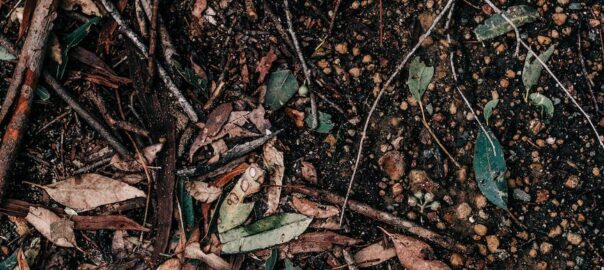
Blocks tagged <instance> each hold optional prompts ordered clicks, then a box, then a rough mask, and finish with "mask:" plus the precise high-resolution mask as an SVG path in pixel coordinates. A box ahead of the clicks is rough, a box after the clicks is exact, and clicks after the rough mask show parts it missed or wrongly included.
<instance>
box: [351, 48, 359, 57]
mask: <svg viewBox="0 0 604 270" xmlns="http://www.w3.org/2000/svg"><path fill="white" fill-rule="evenodd" d="M360 54H361V49H359V48H358V47H353V48H352V55H354V56H359V55H360Z"/></svg>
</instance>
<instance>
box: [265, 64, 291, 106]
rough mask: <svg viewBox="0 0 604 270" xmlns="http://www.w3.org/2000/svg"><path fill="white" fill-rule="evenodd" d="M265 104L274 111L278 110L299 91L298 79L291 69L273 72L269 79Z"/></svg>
mask: <svg viewBox="0 0 604 270" xmlns="http://www.w3.org/2000/svg"><path fill="white" fill-rule="evenodd" d="M267 86H268V90H267V93H266V101H265V104H266V105H268V106H269V107H270V108H271V109H272V110H273V111H276V110H278V109H279V108H281V106H283V105H284V104H285V103H287V101H289V100H290V99H291V98H292V97H293V96H294V94H296V92H297V91H298V88H299V85H298V81H297V80H296V78H295V77H294V75H293V74H292V72H291V71H289V70H280V71H276V72H273V73H272V74H271V77H270V78H269V79H268V85H267Z"/></svg>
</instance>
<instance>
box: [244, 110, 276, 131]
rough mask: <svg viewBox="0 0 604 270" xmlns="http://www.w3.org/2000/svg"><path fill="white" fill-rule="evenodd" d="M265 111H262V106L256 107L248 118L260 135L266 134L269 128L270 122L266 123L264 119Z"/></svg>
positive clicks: (266, 120)
mask: <svg viewBox="0 0 604 270" xmlns="http://www.w3.org/2000/svg"><path fill="white" fill-rule="evenodd" d="M265 113H266V110H264V107H263V106H258V107H257V108H256V109H253V110H252V111H251V112H250V114H249V115H248V118H249V120H250V122H252V124H254V126H255V127H256V128H257V129H258V131H260V133H261V134H266V131H267V130H269V129H270V128H271V122H269V121H268V119H266V118H265V117H264V114H265Z"/></svg>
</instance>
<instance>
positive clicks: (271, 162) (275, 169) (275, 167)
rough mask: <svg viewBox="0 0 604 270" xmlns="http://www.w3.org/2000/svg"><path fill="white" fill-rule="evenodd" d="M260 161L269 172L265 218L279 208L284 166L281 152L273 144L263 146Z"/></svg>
mask: <svg viewBox="0 0 604 270" xmlns="http://www.w3.org/2000/svg"><path fill="white" fill-rule="evenodd" d="M262 159H263V160H264V166H266V168H267V169H268V170H269V172H270V185H271V186H270V187H269V188H268V192H267V195H268V199H267V209H266V212H265V213H264V215H265V216H268V215H271V214H273V213H275V212H276V211H277V208H278V207H279V199H280V198H281V185H282V184H283V174H284V172H285V164H284V162H283V152H281V151H279V150H277V148H275V146H274V145H273V143H267V144H265V145H264V153H263V155H262Z"/></svg>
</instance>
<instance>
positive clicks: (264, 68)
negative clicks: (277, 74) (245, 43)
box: [256, 47, 277, 84]
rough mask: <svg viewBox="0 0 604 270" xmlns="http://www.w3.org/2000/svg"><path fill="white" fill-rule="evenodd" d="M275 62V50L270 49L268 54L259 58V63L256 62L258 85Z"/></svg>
mask: <svg viewBox="0 0 604 270" xmlns="http://www.w3.org/2000/svg"><path fill="white" fill-rule="evenodd" d="M275 60H277V54H275V50H273V48H272V47H271V49H270V50H269V51H268V53H267V54H266V55H265V56H263V57H262V58H260V62H258V65H257V66H256V72H258V73H260V75H258V83H259V84H260V83H262V82H263V81H264V78H265V77H266V74H268V72H269V70H270V69H271V66H272V65H273V62H275Z"/></svg>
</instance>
